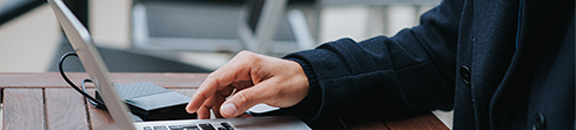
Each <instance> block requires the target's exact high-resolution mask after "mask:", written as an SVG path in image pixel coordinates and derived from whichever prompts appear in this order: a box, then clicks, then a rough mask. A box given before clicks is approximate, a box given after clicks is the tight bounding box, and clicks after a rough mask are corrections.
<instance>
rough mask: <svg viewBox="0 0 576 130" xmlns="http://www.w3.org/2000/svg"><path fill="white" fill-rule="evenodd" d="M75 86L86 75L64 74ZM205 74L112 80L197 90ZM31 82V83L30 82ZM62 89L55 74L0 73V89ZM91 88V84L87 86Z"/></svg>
mask: <svg viewBox="0 0 576 130" xmlns="http://www.w3.org/2000/svg"><path fill="white" fill-rule="evenodd" d="M66 74H67V75H68V77H69V78H70V80H72V81H73V82H74V83H76V85H78V86H79V85H80V82H81V81H82V80H84V79H87V78H90V77H89V76H88V74H86V73H77V72H69V73H66ZM206 76H208V74H205V73H112V80H114V82H117V83H121V84H131V83H137V82H144V81H147V82H150V83H153V84H156V85H160V86H162V87H166V88H197V87H198V86H200V84H201V83H202V82H203V81H204V79H206ZM31 81H33V82H31ZM30 87H33V88H64V87H69V86H68V84H67V83H66V82H65V81H64V79H63V78H62V77H61V76H60V74H59V73H57V72H48V73H0V88H30ZM87 87H88V88H93V87H94V86H93V85H92V84H87Z"/></svg>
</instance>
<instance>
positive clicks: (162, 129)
mask: <svg viewBox="0 0 576 130" xmlns="http://www.w3.org/2000/svg"><path fill="white" fill-rule="evenodd" d="M154 130H168V128H166V126H154Z"/></svg>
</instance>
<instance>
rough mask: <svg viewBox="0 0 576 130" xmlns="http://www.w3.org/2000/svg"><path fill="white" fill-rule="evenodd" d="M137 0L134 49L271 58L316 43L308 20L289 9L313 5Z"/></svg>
mask: <svg viewBox="0 0 576 130" xmlns="http://www.w3.org/2000/svg"><path fill="white" fill-rule="evenodd" d="M286 3H287V1H286V0H186V1H182V0H160V1H159V0H136V1H134V6H133V9H132V41H133V42H132V44H133V47H134V48H136V49H147V50H154V49H156V50H161V49H166V50H176V51H208V52H229V53H236V52H238V51H240V50H251V51H255V52H259V53H262V54H268V55H284V54H287V53H289V52H293V51H298V50H303V49H311V48H313V47H314V46H315V44H316V42H315V41H314V39H313V38H312V35H311V34H312V33H310V28H308V23H307V18H306V16H305V15H304V14H303V13H302V12H301V11H300V10H299V9H295V8H290V12H287V11H286V10H285V8H286V6H291V5H297V6H299V7H300V8H302V7H303V6H302V5H308V6H309V7H312V6H314V3H315V1H314V0H290V1H289V3H288V4H286Z"/></svg>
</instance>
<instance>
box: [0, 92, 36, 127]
mask: <svg viewBox="0 0 576 130" xmlns="http://www.w3.org/2000/svg"><path fill="white" fill-rule="evenodd" d="M3 120H4V125H3V126H4V129H5V130H43V129H46V128H45V127H46V123H45V114H44V97H43V93H42V89H40V88H37V89H29V88H28V89H22V88H6V89H4V119H3Z"/></svg>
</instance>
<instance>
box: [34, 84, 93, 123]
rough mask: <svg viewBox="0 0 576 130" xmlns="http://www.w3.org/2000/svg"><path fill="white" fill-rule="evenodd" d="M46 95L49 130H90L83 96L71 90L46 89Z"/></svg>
mask: <svg viewBox="0 0 576 130" xmlns="http://www.w3.org/2000/svg"><path fill="white" fill-rule="evenodd" d="M44 93H45V99H46V119H47V124H48V129H51V130H86V129H88V117H87V116H86V115H87V114H88V113H87V112H86V105H85V102H84V100H83V98H82V95H80V94H79V93H78V92H76V91H75V90H73V89H71V88H46V90H44Z"/></svg>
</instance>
